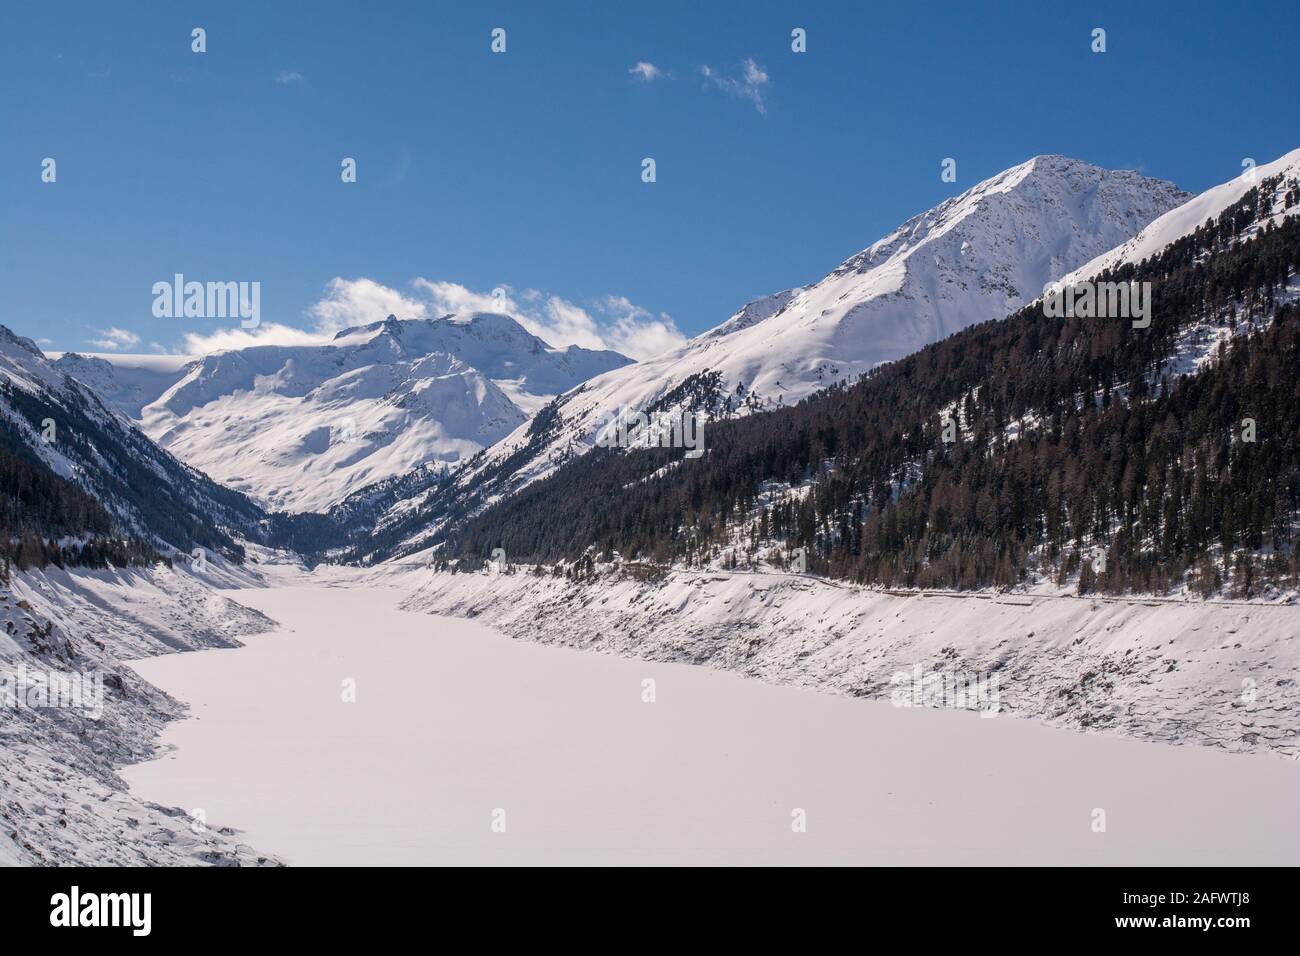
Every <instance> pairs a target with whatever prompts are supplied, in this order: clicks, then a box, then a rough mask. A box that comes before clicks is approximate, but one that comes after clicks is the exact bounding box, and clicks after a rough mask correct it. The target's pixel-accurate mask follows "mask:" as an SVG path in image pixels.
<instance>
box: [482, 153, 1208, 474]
mask: <svg viewBox="0 0 1300 956" xmlns="http://www.w3.org/2000/svg"><path fill="white" fill-rule="evenodd" d="M1187 198H1188V197H1187V195H1186V194H1185V193H1182V192H1180V191H1179V190H1178V189H1176V188H1175V187H1174V186H1172V185H1171V184H1169V183H1166V182H1161V181H1158V180H1152V179H1147V178H1145V177H1143V176H1140V175H1138V174H1137V173H1133V172H1110V171H1107V170H1104V169H1100V168H1099V167H1096V166H1090V165H1088V164H1087V163H1081V162H1078V161H1075V160H1071V159H1066V158H1065V157H1061V156H1039V157H1037V158H1035V159H1032V160H1030V161H1029V162H1027V163H1023V164H1021V165H1019V166H1016V167H1015V168H1013V169H1010V170H1008V171H1006V172H1005V173H1002V174H1001V175H999V176H995V177H994V178H992V179H990V180H987V181H986V182H983V183H980V184H979V185H978V186H976V187H974V188H973V189H971V190H969V191H968V192H966V193H964V194H962V195H961V196H958V197H956V198H954V199H950V200H948V201H947V202H945V203H942V204H941V205H939V206H937V207H936V208H934V209H932V210H930V211H929V212H926V213H923V214H921V215H919V216H916V217H915V218H913V219H910V220H908V221H907V222H906V223H904V224H903V225H902V226H900V227H899V228H898V229H896V230H895V231H894V232H892V233H891V234H890V235H888V236H886V237H885V238H884V239H881V240H880V241H878V242H876V243H875V244H873V245H872V246H870V247H869V248H867V249H865V250H863V251H862V252H860V253H858V254H857V255H855V256H853V257H852V258H850V259H849V260H847V261H846V262H844V263H843V264H841V265H840V266H839V267H838V268H837V269H835V270H834V271H833V272H831V273H830V275H828V276H826V277H825V278H824V279H822V280H821V281H820V282H816V283H814V284H813V285H810V286H807V287H805V288H801V289H792V290H788V291H786V292H781V293H778V294H777V295H774V296H770V297H767V298H765V299H760V300H758V301H756V302H752V303H749V304H748V305H746V306H745V307H744V308H742V309H741V310H740V311H739V312H737V313H736V315H734V316H732V317H731V318H730V319H729V320H728V321H727V322H725V323H723V325H721V326H719V327H718V328H717V329H714V330H713V331H711V332H707V333H705V334H703V335H701V336H699V337H697V338H695V339H693V340H692V341H690V342H688V343H687V344H686V345H685V346H683V347H682V348H681V349H680V350H678V351H677V352H674V353H672V354H669V355H666V356H663V357H662V358H659V359H655V360H652V361H648V362H642V363H639V364H637V365H633V366H630V367H628V368H625V369H618V370H615V371H614V372H611V373H607V374H606V375H604V376H601V377H600V378H598V379H595V380H593V381H592V382H590V383H588V384H587V386H586V387H585V388H583V389H582V390H581V392H579V393H575V394H573V395H571V396H565V400H564V406H563V417H564V419H565V427H564V428H563V429H560V430H559V433H558V434H557V435H556V443H555V444H556V446H557V447H560V448H563V449H565V450H569V449H572V450H573V451H575V452H581V451H585V450H586V449H587V448H589V447H590V446H591V445H592V443H593V442H594V436H595V432H596V428H597V425H598V424H599V420H600V417H601V416H602V415H611V414H613V413H614V412H615V411H616V410H617V409H618V408H619V406H621V405H624V406H627V407H629V408H632V409H642V410H645V409H649V408H652V407H655V406H657V405H659V404H662V403H663V400H664V398H665V396H667V395H669V393H670V392H671V391H672V390H673V389H674V388H675V387H677V386H681V385H683V383H687V382H688V381H689V380H691V379H692V376H699V377H701V379H702V378H703V376H704V373H706V372H708V373H710V378H711V379H712V380H710V381H704V380H698V381H697V382H696V383H695V384H696V385H697V387H696V388H690V387H688V388H686V389H685V390H684V391H685V392H686V394H684V395H683V396H682V398H681V399H680V401H681V402H689V401H702V403H703V404H704V405H705V406H706V407H707V409H708V411H710V412H718V411H720V410H722V407H721V406H725V404H726V403H728V402H729V403H730V405H731V407H732V408H733V409H736V410H745V409H746V408H754V409H758V408H767V407H772V406H774V405H777V404H782V403H783V404H791V403H793V402H796V401H798V400H799V399H801V398H804V397H805V396H807V395H809V394H811V393H813V392H815V391H818V390H819V389H821V388H824V387H826V386H827V385H830V384H833V383H834V382H837V381H841V380H844V379H853V378H856V377H857V376H859V375H861V374H862V373H864V372H868V371H870V370H871V369H872V368H874V367H875V366H876V365H878V364H880V363H882V362H888V361H892V360H894V359H898V358H902V357H903V356H904V355H908V354H910V353H911V352H914V351H916V350H917V349H919V348H921V347H922V346H924V345H927V344H929V343H930V342H934V341H937V340H938V339H941V338H944V337H946V336H948V335H951V334H952V333H953V332H956V331H958V330H960V329H963V328H966V327H967V326H970V325H973V324H975V323H977V322H983V321H987V320H989V319H997V318H1002V317H1004V316H1006V315H1008V314H1009V313H1011V312H1013V311H1015V310H1016V309H1018V308H1019V307H1021V306H1023V305H1024V304H1025V303H1026V302H1030V301H1032V300H1033V299H1034V298H1035V297H1036V296H1038V295H1039V293H1040V292H1041V291H1042V289H1043V286H1044V285H1046V284H1047V283H1048V282H1050V281H1052V280H1053V279H1055V278H1057V277H1058V276H1060V275H1062V274H1063V273H1065V272H1067V271H1069V270H1070V269H1073V268H1076V267H1077V266H1079V265H1081V264H1083V263H1085V262H1087V261H1089V260H1090V259H1092V258H1094V257H1096V256H1098V255H1100V254H1102V253H1103V252H1105V251H1107V250H1109V249H1111V248H1113V247H1114V246H1116V245H1117V244H1119V243H1121V242H1123V241H1124V240H1125V239H1128V238H1130V237H1131V236H1133V235H1135V234H1136V233H1137V232H1138V231H1139V230H1140V229H1142V227H1143V226H1145V225H1146V224H1147V223H1149V222H1150V221H1151V220H1152V219H1154V218H1156V217H1157V216H1159V215H1161V214H1162V213H1164V212H1166V211H1168V210H1170V209H1172V208H1174V207H1176V206H1177V205H1179V204H1180V203H1182V202H1183V201H1185V200H1186V199H1187ZM714 376H716V378H714ZM677 403H678V402H674V404H677ZM527 427H528V426H527V425H525V426H523V427H521V428H520V429H519V430H517V431H516V432H515V433H514V434H513V435H511V436H510V437H509V438H507V439H506V441H505V442H503V443H502V445H501V446H499V448H498V449H494V450H493V452H492V454H502V453H504V452H505V451H506V449H508V448H509V447H510V446H511V445H512V444H514V443H518V442H520V441H522V439H523V438H524V435H525V434H526V429H527ZM553 450H554V449H547V451H548V456H547V457H548V459H550V458H551V457H555V456H553V455H552V454H551V452H552V451H553Z"/></svg>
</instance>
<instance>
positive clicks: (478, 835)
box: [123, 585, 1300, 865]
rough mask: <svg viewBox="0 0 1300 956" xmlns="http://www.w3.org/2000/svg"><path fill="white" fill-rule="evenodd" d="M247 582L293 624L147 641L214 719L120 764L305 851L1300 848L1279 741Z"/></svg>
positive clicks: (300, 857) (181, 801)
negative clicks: (1165, 731)
mask: <svg viewBox="0 0 1300 956" xmlns="http://www.w3.org/2000/svg"><path fill="white" fill-rule="evenodd" d="M227 593H228V594H229V595H230V596H232V597H234V598H235V599H236V600H238V601H241V602H242V603H245V604H247V605H249V606H250V607H254V608H257V609H258V610H261V611H263V612H264V613H266V614H268V615H270V616H271V617H272V618H274V619H276V620H277V621H279V622H280V623H281V624H282V625H283V627H282V629H281V630H279V631H276V632H273V633H271V634H266V635H262V636H259V637H255V638H252V639H250V640H249V641H248V646H246V647H244V648H240V649H236V650H207V651H199V652H194V653H188V654H177V655H171V656H167V657H159V658H152V659H148V660H143V661H139V662H136V663H135V664H134V665H133V666H134V667H135V669H136V670H137V671H138V672H139V673H140V674H141V675H142V676H143V677H144V678H145V679H147V680H149V681H151V682H152V683H154V684H156V685H158V686H159V687H162V688H163V689H165V690H167V691H168V692H170V693H171V694H173V695H175V696H177V697H179V698H181V699H182V700H185V701H187V702H189V703H190V705H191V708H192V711H191V713H192V718H191V719H189V720H185V721H179V722H177V723H175V724H172V725H171V726H170V727H169V728H168V729H167V731H166V732H165V734H164V738H163V741H164V743H165V744H169V745H172V746H173V747H174V748H175V749H174V750H173V751H172V752H170V753H167V754H165V755H164V756H163V757H162V758H161V759H159V760H155V761H151V762H149V763H145V764H139V765H136V766H132V767H128V768H126V769H125V770H124V771H123V776H124V777H125V778H126V779H127V781H128V782H129V783H130V784H131V789H132V792H133V793H135V794H136V795H137V796H139V797H141V798H143V799H147V800H152V801H156V802H158V803H161V804H164V805H169V806H170V805H175V806H181V807H185V808H186V809H189V810H191V811H194V810H202V812H203V816H204V818H205V819H206V820H207V822H208V824H209V825H212V826H234V827H237V828H239V829H241V830H243V831H245V833H244V836H243V838H242V839H243V840H244V841H245V842H247V843H249V844H251V845H252V846H254V847H256V848H257V849H259V850H262V851H266V852H269V853H273V854H276V855H279V856H281V857H283V858H284V859H286V860H288V861H289V862H290V863H297V864H362V863H367V864H442V863H447V864H453V863H454V864H465V863H470V864H495V863H524V864H531V863H557V864H564V863H579V864H581V863H614V864H619V863H629V864H631V863H646V864H669V863H754V864H763V863H861V864H873V863H939V864H943V863H954V864H962V863H994V864H998V863H1002V864H1005V863H1010V864H1017V863H1020V864H1031V863H1033V864H1067V863H1068V864H1078V863H1084V864H1087V863H1096V864H1139V863H1146V864H1166V865H1174V864H1192V863H1209V864H1229V863H1233V864H1248V863H1289V864H1295V863H1298V862H1300V814H1298V813H1297V812H1296V808H1297V807H1300V765H1297V764H1296V763H1293V762H1288V761H1284V760H1282V759H1279V758H1276V757H1269V756H1237V755H1232V754H1226V753H1223V752H1218V751H1211V750H1206V749H1201V748H1194V747H1172V746H1164V745H1159V744H1151V743H1138V742H1135V741H1129V740H1123V739H1119V738H1112V737H1102V736H1084V735H1078V734H1074V733H1071V732H1068V731H1063V730H1057V729H1053V728H1049V727H1044V726H1040V725H1038V724H1034V723H1032V722H1029V721H1022V720H1017V719H1014V718H1011V717H1007V716H1000V717H995V718H992V719H981V718H980V717H979V716H977V715H975V714H972V713H965V712H952V711H941V710H921V709H899V708H894V707H893V706H891V705H890V704H889V703H887V702H868V701H860V700H852V699H848V698H841V697H835V696H831V695H826V694H820V693H816V692H814V691H809V690H802V689H797V688H788V687H776V686H771V685H768V684H763V683H760V682H757V681H751V680H746V679H744V678H740V677H737V676H735V675H732V674H727V673H723V672H719V671H711V670H706V669H703V668H695V667H690V666H686V665H678V664H656V663H649V662H642V661H636V660H630V659H625V658H616V657H610V656H604V655H598V654H591V653H584V652H579V651H572V650H567V649H562V648H554V647H546V646H541V645H534V644H530V643H526V642H518V641H512V640H509V639H507V638H504V637H502V636H500V635H498V634H496V633H494V632H493V631H491V630H489V629H487V628H485V627H483V626H481V625H478V624H476V623H474V622H473V621H466V620H459V619H452V618H441V617H431V616H427V615H420V614H413V613H407V612H403V611H398V610H395V609H394V608H395V606H396V604H397V603H398V601H399V600H400V599H401V598H402V597H403V596H404V594H403V593H402V592H399V591H397V590H394V589H383V588H381V589H363V588H360V587H331V586H325V585H320V586H304V587H288V588H276V589H269V590H248V591H239V592H227ZM647 679H649V680H653V681H654V692H655V700H654V702H653V703H647V702H645V701H644V700H643V695H644V691H643V687H644V684H643V682H644V681H646V680H647ZM349 682H351V683H349ZM351 686H354V687H355V695H354V696H355V700H354V701H345V700H344V697H345V696H347V695H346V689H347V687H351ZM1096 810H1102V811H1104V813H1105V826H1106V829H1105V832H1094V819H1095V813H1094V811H1096ZM800 814H802V816H800ZM799 818H802V819H805V820H806V832H795V829H794V827H793V826H792V823H794V822H795V820H796V819H799ZM502 823H504V832H497V830H498V829H499V828H500V826H501V825H502ZM494 826H495V829H494Z"/></svg>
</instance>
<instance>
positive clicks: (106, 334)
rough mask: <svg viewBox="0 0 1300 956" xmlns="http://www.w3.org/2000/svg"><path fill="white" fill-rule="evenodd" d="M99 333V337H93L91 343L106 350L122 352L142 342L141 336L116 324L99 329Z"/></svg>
mask: <svg viewBox="0 0 1300 956" xmlns="http://www.w3.org/2000/svg"><path fill="white" fill-rule="evenodd" d="M98 334H99V338H97V339H91V340H90V344H91V345H93V346H95V347H96V348H100V349H103V350H104V351H105V352H120V351H122V349H129V348H131V347H132V346H134V345H139V344H140V336H138V335H136V334H135V333H134V332H130V331H128V330H126V329H119V328H117V327H116V326H114V327H113V328H110V329H99V330H98Z"/></svg>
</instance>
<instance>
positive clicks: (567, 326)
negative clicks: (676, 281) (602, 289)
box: [412, 279, 686, 360]
mask: <svg viewBox="0 0 1300 956" xmlns="http://www.w3.org/2000/svg"><path fill="white" fill-rule="evenodd" d="M412 285H414V286H415V287H416V288H417V289H419V290H420V291H422V292H423V293H425V294H426V295H427V296H428V298H429V302H430V305H431V306H432V308H431V310H430V311H431V313H432V314H434V315H445V314H448V313H465V312H500V313H503V314H505V315H508V316H510V317H511V318H513V319H514V320H515V321H516V322H518V323H519V324H520V325H522V326H523V327H524V328H525V329H527V330H528V331H529V332H531V333H533V335H536V336H537V337H538V338H540V339H542V340H543V341H545V342H546V343H547V344H548V345H553V346H555V347H557V348H565V347H567V346H570V345H577V346H580V347H581V348H584V349H613V350H614V351H616V352H621V353H623V354H624V355H626V356H628V357H629V358H634V359H638V360H640V359H647V358H651V357H653V356H655V355H659V354H661V353H662V352H665V351H667V350H669V349H673V348H677V347H678V346H680V345H681V344H682V343H683V342H685V341H686V337H685V336H684V335H682V333H681V332H680V331H678V329H677V326H676V325H675V324H674V323H673V320H672V318H671V317H670V316H668V315H667V314H664V313H661V314H660V315H659V316H658V317H656V316H654V315H653V314H651V313H650V312H649V311H648V310H646V309H643V308H641V307H640V306H638V305H634V304H633V303H632V302H629V301H628V300H627V298H626V297H624V296H614V295H610V296H606V297H605V298H604V299H602V300H600V301H599V302H596V303H593V304H592V305H591V307H590V308H583V307H582V306H580V305H577V304H575V303H573V302H570V301H569V300H567V299H564V298H561V297H560V296H557V295H547V294H545V293H543V292H539V291H538V290H537V289H525V290H523V291H522V292H517V291H516V290H515V289H513V288H511V287H510V286H506V285H502V286H497V287H496V288H495V289H493V290H492V291H491V292H475V291H473V290H472V289H468V288H466V287H465V286H463V285H461V284H459V283H457V282H432V281H430V280H428V279H416V280H415V281H414V282H413V283H412Z"/></svg>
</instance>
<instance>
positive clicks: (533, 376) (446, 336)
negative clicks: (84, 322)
mask: <svg viewBox="0 0 1300 956" xmlns="http://www.w3.org/2000/svg"><path fill="white" fill-rule="evenodd" d="M629 361H630V360H628V359H626V358H624V357H623V356H621V355H619V354H617V353H615V352H597V351H592V350H588V349H583V348H579V347H577V346H570V347H568V348H564V349H558V348H552V347H551V346H549V345H548V344H547V343H546V342H544V341H543V340H541V339H540V338H538V337H537V336H535V335H532V334H530V333H529V332H527V331H526V330H524V328H523V327H522V326H520V325H519V324H518V323H517V322H515V321H514V320H513V319H511V318H509V317H507V316H504V315H495V314H491V313H474V314H470V315H465V316H447V317H444V318H439V319H421V320H414V319H411V320H402V319H397V318H395V317H394V316H389V317H388V318H387V319H385V320H383V321H380V322H374V323H371V324H368V325H364V326H358V327H354V328H349V329H344V330H343V331H341V332H339V333H338V334H337V335H336V336H335V337H334V339H333V340H332V341H330V342H328V343H327V344H322V345H314V346H273V345H265V346H252V347H248V348H242V349H233V350H228V351H222V352H216V353H213V354H211V355H206V356H202V357H199V358H192V359H187V358H170V357H162V358H159V357H148V356H127V355H116V354H113V355H91V356H86V355H80V354H77V353H66V354H64V355H63V356H61V357H60V358H59V359H58V361H57V362H56V363H55V365H56V367H57V368H59V369H60V370H61V371H65V372H68V373H69V374H71V375H73V376H74V377H76V378H78V379H79V380H81V381H82V382H84V383H86V384H87V385H89V386H90V387H91V388H93V389H95V390H96V391H97V392H98V393H99V394H100V395H101V396H103V397H104V399H105V401H106V402H108V403H110V404H111V405H113V406H114V407H115V408H116V409H117V410H118V411H120V412H122V413H123V414H124V415H126V416H127V417H129V418H131V419H133V420H135V421H136V422H137V423H138V424H139V426H140V428H141V430H142V431H144V432H145V434H147V435H148V436H149V437H151V438H152V439H154V440H155V441H156V442H158V444H159V445H161V446H162V447H163V448H166V449H167V450H168V451H170V452H172V453H173V454H175V455H176V456H177V457H179V458H181V459H182V460H183V461H186V462H187V463H189V464H191V465H193V466H194V467H195V468H198V469H200V470H201V471H203V472H205V473H206V474H208V475H210V476H212V477H213V478H214V479H216V480H218V481H220V482H222V483H223V484H226V485H228V486H230V487H233V488H236V489H238V490H240V491H242V492H244V493H245V494H247V495H249V496H250V497H252V498H254V499H255V500H258V501H259V502H261V503H262V504H263V505H264V506H266V507H268V508H271V509H284V510H289V511H323V510H325V509H327V508H328V507H329V506H330V505H331V504H333V503H335V502H336V501H338V500H340V499H341V498H343V497H345V496H346V495H347V494H348V493H350V492H351V491H354V490H356V489H358V488H361V487H364V486H365V485H368V484H371V483H374V482H376V481H379V480H382V479H384V478H388V477H391V476H394V475H400V474H402V473H404V472H406V471H408V470H410V469H413V468H416V467H419V466H421V465H425V464H430V465H432V466H433V467H436V468H439V469H443V468H447V467H450V466H454V465H455V464H457V463H459V462H460V461H461V460H462V459H464V458H467V457H469V456H471V455H473V454H474V453H476V452H478V451H479V450H481V449H482V448H484V447H486V446H488V445H491V444H492V443H494V442H495V441H497V440H498V439H500V438H502V437H504V436H505V435H507V434H509V432H510V431H511V430H513V429H514V428H515V427H516V426H518V425H519V424H520V423H522V422H524V421H526V420H527V416H528V413H530V412H532V411H534V410H535V409H537V408H539V407H541V406H542V405H543V404H545V402H546V401H548V400H549V399H550V398H551V397H553V396H554V395H556V394H558V393H560V392H563V391H567V390H568V389H570V388H572V387H573V386H574V385H576V384H578V383H579V382H581V381H583V380H584V379H586V378H589V377H591V376H592V375H595V374H598V373H600V372H604V371H607V370H609V369H611V368H615V367H617V366H620V365H624V364H627V363H628V362H629Z"/></svg>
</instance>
